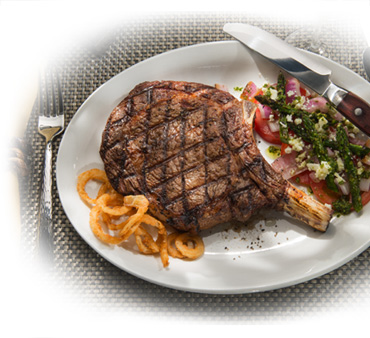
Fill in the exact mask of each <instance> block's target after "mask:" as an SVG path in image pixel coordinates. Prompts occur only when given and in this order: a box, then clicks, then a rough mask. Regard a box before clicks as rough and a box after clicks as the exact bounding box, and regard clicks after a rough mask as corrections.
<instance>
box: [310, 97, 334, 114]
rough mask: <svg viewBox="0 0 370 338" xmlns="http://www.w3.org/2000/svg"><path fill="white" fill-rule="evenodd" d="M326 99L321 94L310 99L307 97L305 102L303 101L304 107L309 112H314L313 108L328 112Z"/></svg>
mask: <svg viewBox="0 0 370 338" xmlns="http://www.w3.org/2000/svg"><path fill="white" fill-rule="evenodd" d="M327 102H328V101H326V99H324V98H323V97H322V96H318V97H314V98H312V99H309V100H308V102H307V103H305V105H304V108H305V110H307V111H308V112H309V113H312V112H314V111H315V110H320V111H321V112H323V113H326V112H328V110H329V109H328V106H327Z"/></svg>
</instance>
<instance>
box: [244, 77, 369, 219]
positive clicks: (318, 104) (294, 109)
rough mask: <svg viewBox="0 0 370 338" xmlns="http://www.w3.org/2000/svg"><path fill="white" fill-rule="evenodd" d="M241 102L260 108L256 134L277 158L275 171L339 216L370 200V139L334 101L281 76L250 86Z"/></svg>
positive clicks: (257, 111) (273, 164) (250, 84)
mask: <svg viewBox="0 0 370 338" xmlns="http://www.w3.org/2000/svg"><path fill="white" fill-rule="evenodd" d="M240 97H241V99H243V100H249V101H252V102H254V103H256V104H257V110H256V117H255V130H256V132H257V133H258V134H259V135H260V136H261V138H262V139H264V140H265V141H267V142H269V143H271V146H270V147H269V149H270V151H272V152H275V153H277V154H278V156H277V158H276V159H275V160H274V162H273V163H272V166H273V168H274V169H275V170H276V171H278V172H280V173H281V174H282V176H283V177H284V178H285V179H289V180H291V181H292V182H294V183H296V184H298V185H301V186H304V187H306V188H307V191H309V192H310V193H312V194H313V195H314V196H315V197H316V198H317V199H318V200H319V201H320V202H322V203H324V204H329V205H331V206H332V208H333V209H334V212H335V213H337V214H342V215H345V214H349V213H350V212H351V211H352V210H355V211H356V212H360V211H361V209H362V207H363V206H364V205H365V204H366V203H368V202H369V200H370V155H369V153H370V140H369V138H368V137H367V136H366V135H365V134H363V133H362V132H361V131H360V130H359V129H358V128H357V127H355V126H354V125H353V124H352V123H350V121H348V120H347V119H345V118H344V117H343V116H342V115H341V114H339V113H338V111H337V110H336V109H335V108H334V107H333V106H332V105H331V104H329V102H328V101H327V100H326V99H325V98H323V97H321V96H318V95H317V94H316V93H312V92H311V91H310V90H308V89H307V88H305V87H304V86H302V85H301V84H300V83H299V82H298V80H297V79H295V78H286V77H285V76H284V75H283V74H282V73H280V74H279V77H278V81H277V83H276V84H272V85H270V84H265V85H264V86H263V87H262V88H258V87H257V86H256V84H255V83H253V82H249V83H248V84H247V85H246V87H245V88H244V89H243V92H242V94H241V96H240Z"/></svg>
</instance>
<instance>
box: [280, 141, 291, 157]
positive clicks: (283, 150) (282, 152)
mask: <svg viewBox="0 0 370 338" xmlns="http://www.w3.org/2000/svg"><path fill="white" fill-rule="evenodd" d="M288 147H289V144H287V143H282V144H281V156H284V155H285V154H286V152H285V149H286V148H288Z"/></svg>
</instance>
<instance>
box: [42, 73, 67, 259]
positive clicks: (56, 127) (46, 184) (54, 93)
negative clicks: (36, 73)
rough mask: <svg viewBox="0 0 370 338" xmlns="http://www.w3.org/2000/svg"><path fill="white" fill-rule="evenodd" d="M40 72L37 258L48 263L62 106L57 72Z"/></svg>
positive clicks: (50, 256) (52, 241)
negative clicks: (54, 163)
mask: <svg viewBox="0 0 370 338" xmlns="http://www.w3.org/2000/svg"><path fill="white" fill-rule="evenodd" d="M42 73H44V74H42ZM42 73H40V79H39V93H38V112H39V119H38V132H39V133H40V134H41V135H42V136H44V138H45V145H46V146H45V158H44V177H43V181H42V189H41V195H40V210H39V224H38V225H39V226H38V254H39V255H40V257H39V258H41V259H43V260H45V262H49V263H51V262H52V261H53V259H54V229H53V205H52V142H53V140H54V138H55V137H56V136H57V135H59V134H61V133H62V132H63V130H64V107H63V96H62V90H61V87H60V82H59V78H58V75H57V74H55V75H54V74H53V73H52V72H51V71H50V70H49V71H44V72H42ZM55 82H56V83H55ZM50 97H51V100H50Z"/></svg>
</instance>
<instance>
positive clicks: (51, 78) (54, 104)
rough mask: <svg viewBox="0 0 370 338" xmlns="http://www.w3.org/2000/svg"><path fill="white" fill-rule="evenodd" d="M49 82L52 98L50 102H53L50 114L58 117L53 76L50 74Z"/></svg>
mask: <svg viewBox="0 0 370 338" xmlns="http://www.w3.org/2000/svg"><path fill="white" fill-rule="evenodd" d="M50 80H51V97H52V100H53V108H52V109H51V110H50V112H51V113H52V114H51V115H52V116H57V115H58V112H57V101H56V97H55V88H54V87H55V86H54V76H53V74H52V73H50Z"/></svg>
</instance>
